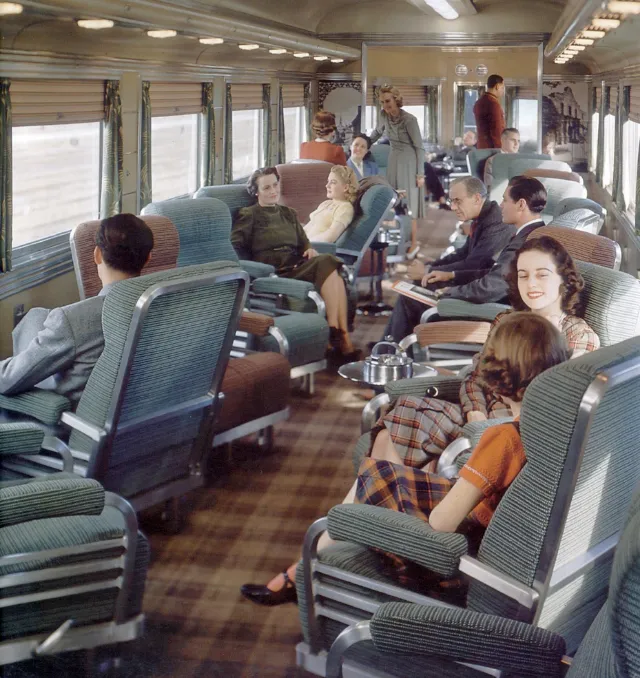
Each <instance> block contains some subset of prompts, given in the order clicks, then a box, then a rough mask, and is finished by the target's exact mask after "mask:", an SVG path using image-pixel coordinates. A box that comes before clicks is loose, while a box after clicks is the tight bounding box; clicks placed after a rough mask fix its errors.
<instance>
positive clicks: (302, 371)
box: [289, 358, 327, 379]
mask: <svg viewBox="0 0 640 678" xmlns="http://www.w3.org/2000/svg"><path fill="white" fill-rule="evenodd" d="M326 367H327V359H326V358H323V359H322V360H316V362H313V363H307V364H306V365H299V366H298V367H292V368H291V372H290V373H289V374H290V376H291V378H292V379H298V378H299V377H304V376H306V375H313V374H315V373H316V372H320V371H321V370H324V369H325V368H326Z"/></svg>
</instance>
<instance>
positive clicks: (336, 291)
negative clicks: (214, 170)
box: [231, 167, 357, 360]
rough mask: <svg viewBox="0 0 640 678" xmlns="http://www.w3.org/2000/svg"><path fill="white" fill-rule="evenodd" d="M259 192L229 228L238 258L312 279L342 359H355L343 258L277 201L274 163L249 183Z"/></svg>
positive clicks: (250, 188) (288, 275)
mask: <svg viewBox="0 0 640 678" xmlns="http://www.w3.org/2000/svg"><path fill="white" fill-rule="evenodd" d="M247 190H248V191H249V193H250V194H251V195H252V196H254V197H256V198H257V200H258V201H257V203H256V204H255V205H252V206H251V207H243V208H242V209H241V210H239V212H238V216H237V218H236V220H235V222H234V224H233V229H232V231H231V244H232V245H233V248H234V249H235V251H236V252H237V254H238V257H239V258H240V259H248V260H250V261H258V262H260V263H263V264H270V265H271V266H273V267H275V269H276V271H277V273H278V275H279V276H282V277H283V278H296V279H297V280H306V281H307V282H311V283H313V284H314V285H315V286H316V288H317V289H318V290H319V292H320V295H321V296H322V298H323V299H324V303H325V305H326V309H327V322H328V323H329V331H330V340H331V346H332V347H333V348H334V349H336V351H337V352H338V353H340V354H341V355H342V358H343V359H344V360H352V359H357V357H356V353H357V352H356V351H355V350H354V348H353V343H352V342H351V337H350V336H349V331H348V324H347V292H346V289H345V285H344V281H343V280H342V278H341V277H340V274H339V273H338V269H339V268H340V267H341V266H342V262H341V261H340V259H338V258H337V257H334V256H333V255H331V254H318V252H316V251H315V250H314V249H312V247H311V243H310V242H309V239H308V238H307V236H306V234H305V232H304V228H303V227H302V224H301V223H300V221H299V220H298V216H297V215H296V212H295V210H293V209H291V208H290V207H285V206H284V205H278V201H279V200H280V175H279V174H278V170H277V169H276V168H275V167H265V168H262V169H259V170H256V171H255V172H254V173H253V174H252V175H251V176H250V177H249V182H248V184H247Z"/></svg>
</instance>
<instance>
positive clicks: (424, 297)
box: [391, 280, 439, 306]
mask: <svg viewBox="0 0 640 678" xmlns="http://www.w3.org/2000/svg"><path fill="white" fill-rule="evenodd" d="M391 289H393V290H395V291H396V292H398V293H399V294H403V295H404V296H405V297H409V298H410V299H415V300H416V301H420V302H421V303H423V304H425V305H426V306H437V305H438V300H439V297H438V296H437V295H436V294H435V292H432V291H431V290H428V289H425V288H424V287H421V286H420V285H414V284H413V283H412V282H407V281H406V280H398V281H397V282H395V283H393V285H392V286H391Z"/></svg>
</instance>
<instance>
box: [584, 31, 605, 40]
mask: <svg viewBox="0 0 640 678" xmlns="http://www.w3.org/2000/svg"><path fill="white" fill-rule="evenodd" d="M606 34H607V33H606V31H582V37H583V38H595V39H596V40H599V39H600V38H604V36H605V35H606Z"/></svg>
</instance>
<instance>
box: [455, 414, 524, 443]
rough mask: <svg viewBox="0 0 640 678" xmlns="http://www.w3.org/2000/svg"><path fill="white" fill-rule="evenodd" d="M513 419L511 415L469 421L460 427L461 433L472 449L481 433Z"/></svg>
mask: <svg viewBox="0 0 640 678" xmlns="http://www.w3.org/2000/svg"><path fill="white" fill-rule="evenodd" d="M512 421H513V417H496V418H495V419H487V420H486V421H470V422H468V423H466V424H465V425H464V426H463V428H462V435H463V436H464V437H465V438H467V439H468V440H469V442H470V443H471V449H473V448H474V447H475V446H476V445H477V444H478V442H479V440H480V438H482V434H483V433H484V432H485V431H486V430H487V429H488V428H491V427H492V426H499V425H500V424H508V423H509V422H512Z"/></svg>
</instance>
